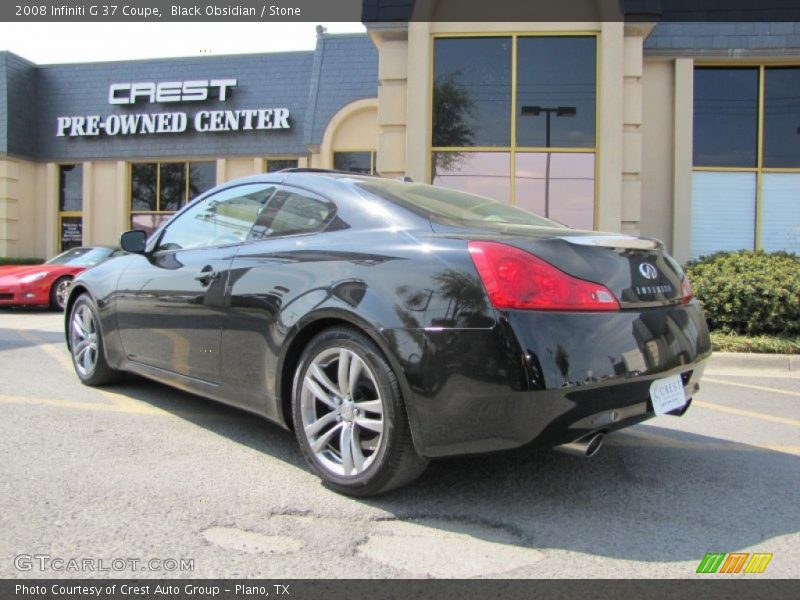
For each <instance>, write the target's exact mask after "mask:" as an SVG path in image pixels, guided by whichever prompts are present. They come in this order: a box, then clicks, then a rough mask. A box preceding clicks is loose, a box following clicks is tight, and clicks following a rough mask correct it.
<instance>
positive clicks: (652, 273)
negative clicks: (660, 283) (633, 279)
mask: <svg viewBox="0 0 800 600" xmlns="http://www.w3.org/2000/svg"><path fill="white" fill-rule="evenodd" d="M639 273H641V274H642V277H644V278H645V279H655V278H656V277H658V271H656V268H655V267H654V266H653V265H651V264H650V263H646V262H645V263H642V264H640V265H639Z"/></svg>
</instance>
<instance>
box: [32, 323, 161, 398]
mask: <svg viewBox="0 0 800 600" xmlns="http://www.w3.org/2000/svg"><path fill="white" fill-rule="evenodd" d="M18 333H19V334H20V335H21V336H22V337H24V338H25V339H27V340H28V341H31V342H34V343H35V344H37V348H38V349H40V350H41V351H42V352H44V353H46V354H47V355H48V356H50V357H51V358H53V359H54V360H55V361H56V362H57V363H58V364H60V365H61V366H62V367H63V368H64V369H66V370H67V371H69V372H70V373H72V372H73V371H74V367H73V365H72V358H71V357H70V356H69V354H68V352H67V349H66V345H65V344H61V343H59V344H54V343H52V342H48V341H47V340H45V339H43V338H41V337H39V336H38V335H36V334H35V333H31V332H30V331H24V330H18ZM76 379H77V375H76ZM92 389H93V390H94V391H95V392H97V393H99V394H100V395H101V396H103V398H105V399H106V400H108V401H109V402H111V403H112V404H113V405H114V406H116V407H117V408H119V409H120V410H122V411H123V412H128V413H139V414H158V413H162V414H169V413H168V412H167V411H165V410H162V409H160V408H157V407H155V406H153V405H151V404H147V403H146V402H141V401H139V400H135V399H133V398H131V397H129V396H125V395H124V394H118V393H116V392H112V391H109V390H105V389H102V388H92Z"/></svg>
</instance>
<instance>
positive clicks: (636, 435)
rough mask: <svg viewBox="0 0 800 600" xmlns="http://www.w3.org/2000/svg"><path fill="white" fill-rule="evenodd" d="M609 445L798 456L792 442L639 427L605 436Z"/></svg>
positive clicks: (797, 447)
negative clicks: (700, 436) (681, 434)
mask: <svg viewBox="0 0 800 600" xmlns="http://www.w3.org/2000/svg"><path fill="white" fill-rule="evenodd" d="M606 444H610V445H611V446H638V447H646V448H679V449H684V450H698V451H705V450H718V451H722V452H781V453H783V454H792V455H795V456H800V446H797V445H793V444H753V443H742V442H732V441H727V440H711V441H697V440H686V439H680V438H675V437H671V436H668V435H664V434H659V433H653V432H651V431H644V430H639V429H626V430H625V431H621V432H618V433H615V434H614V435H609V436H607V437H606Z"/></svg>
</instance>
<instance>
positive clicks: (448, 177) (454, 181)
mask: <svg viewBox="0 0 800 600" xmlns="http://www.w3.org/2000/svg"><path fill="white" fill-rule="evenodd" d="M433 183H434V185H441V186H444V187H448V188H451V189H454V190H461V191H463V192H470V193H472V194H480V195H481V196H488V197H489V198H493V199H494V200H499V201H500V202H506V203H507V202H509V200H510V199H511V154H509V153H508V152H434V153H433Z"/></svg>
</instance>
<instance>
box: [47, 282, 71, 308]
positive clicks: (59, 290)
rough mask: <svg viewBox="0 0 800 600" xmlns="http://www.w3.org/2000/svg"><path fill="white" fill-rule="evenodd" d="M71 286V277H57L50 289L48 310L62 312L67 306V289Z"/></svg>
mask: <svg viewBox="0 0 800 600" xmlns="http://www.w3.org/2000/svg"><path fill="white" fill-rule="evenodd" d="M71 285H72V277H59V278H58V279H56V280H55V282H54V283H53V285H52V287H51V288H50V309H51V310H64V307H66V306H67V297H68V296H69V287H70V286H71Z"/></svg>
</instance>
